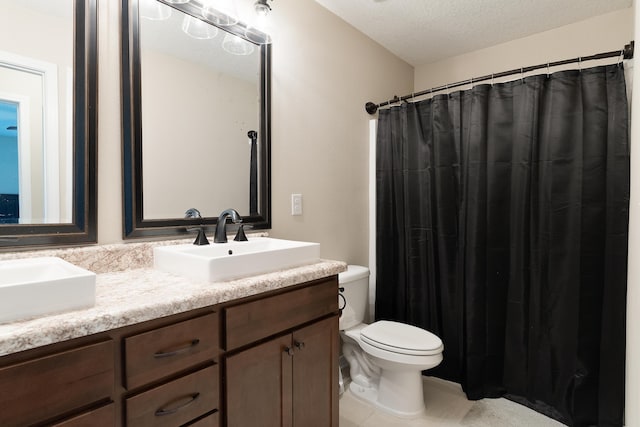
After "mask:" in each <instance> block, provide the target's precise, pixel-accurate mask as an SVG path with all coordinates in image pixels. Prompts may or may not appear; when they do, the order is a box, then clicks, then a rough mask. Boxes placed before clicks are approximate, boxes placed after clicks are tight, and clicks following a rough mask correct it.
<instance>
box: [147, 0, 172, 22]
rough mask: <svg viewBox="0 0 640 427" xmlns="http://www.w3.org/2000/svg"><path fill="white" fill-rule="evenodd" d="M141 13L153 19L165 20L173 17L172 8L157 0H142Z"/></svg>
mask: <svg viewBox="0 0 640 427" xmlns="http://www.w3.org/2000/svg"><path fill="white" fill-rule="evenodd" d="M140 15H141V16H142V17H143V18H145V19H149V20H151V21H164V20H166V19H169V18H170V17H171V8H170V7H169V6H167V5H166V4H162V3H160V2H159V1H156V0H142V1H141V2H140Z"/></svg>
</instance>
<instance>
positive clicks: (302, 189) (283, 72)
mask: <svg viewBox="0 0 640 427" xmlns="http://www.w3.org/2000/svg"><path fill="white" fill-rule="evenodd" d="M276 3H277V4H274V5H273V14H272V15H271V17H272V18H273V23H274V28H275V29H276V30H275V31H274V39H275V41H274V45H273V62H272V74H273V76H272V85H273V86H272V128H273V129H272V145H273V148H272V162H271V164H272V203H273V210H272V212H273V221H272V223H273V229H272V231H271V235H272V236H275V237H282V238H289V239H298V240H310V241H316V242H319V243H320V244H321V248H322V249H321V255H322V257H324V258H329V259H338V260H344V261H347V262H352V263H361V264H365V265H366V264H367V250H368V249H367V248H368V232H367V225H368V220H367V202H368V195H367V189H368V180H367V158H368V154H369V148H368V120H369V115H368V114H367V113H366V112H365V111H364V104H365V102H367V101H376V102H379V101H380V100H383V99H386V98H387V97H388V96H389V94H393V93H406V92H408V91H410V90H411V88H412V86H413V68H412V67H411V66H410V65H408V64H406V63H405V62H403V61H401V60H399V59H398V58H396V57H395V56H394V55H392V54H391V53H389V52H388V51H386V50H385V49H383V48H382V47H380V46H379V45H378V44H376V43H374V42H372V41H371V40H370V39H368V38H367V37H366V36H364V35H362V34H361V33H360V32H358V31H356V30H355V29H353V28H351V27H350V26H348V25H347V24H345V23H344V22H343V21H342V20H340V19H339V18H337V17H335V16H334V15H333V14H331V13H329V12H328V11H326V10H325V9H323V8H322V7H320V6H319V5H318V4H317V3H315V2H314V1H313V0H278V2H276ZM99 7H100V10H99V13H100V26H99V43H100V46H99V48H100V65H99V67H100V69H99V71H100V82H99V90H100V105H99V111H100V121H99V153H98V163H99V169H98V172H99V176H98V186H99V192H98V196H99V199H98V210H99V211H98V239H99V243H111V242H118V241H121V240H122V220H121V217H122V200H121V199H122V192H121V185H122V184H121V182H122V178H121V150H120V144H121V139H120V138H121V135H120V99H119V93H120V81H119V77H118V75H119V65H120V59H119V54H120V53H119V49H120V47H119V44H118V43H119V28H118V25H119V15H118V14H119V10H118V2H115V1H114V2H112V1H101V2H99ZM291 193H302V194H303V197H304V214H303V215H302V216H295V217H294V216H291V215H290V195H291Z"/></svg>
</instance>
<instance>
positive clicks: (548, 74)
mask: <svg viewBox="0 0 640 427" xmlns="http://www.w3.org/2000/svg"><path fill="white" fill-rule="evenodd" d="M549 76H550V73H549V61H547V78H549Z"/></svg>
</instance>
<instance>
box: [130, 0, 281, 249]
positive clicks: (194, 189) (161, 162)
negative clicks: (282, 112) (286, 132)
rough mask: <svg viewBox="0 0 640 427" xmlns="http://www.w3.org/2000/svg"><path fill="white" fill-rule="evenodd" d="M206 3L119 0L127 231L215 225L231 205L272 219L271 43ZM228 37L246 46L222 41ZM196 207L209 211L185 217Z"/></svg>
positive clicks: (166, 232) (179, 232)
mask: <svg viewBox="0 0 640 427" xmlns="http://www.w3.org/2000/svg"><path fill="white" fill-rule="evenodd" d="M202 8H203V5H202V3H201V2H198V1H195V0H192V1H190V2H188V3H183V4H173V3H171V2H169V1H164V0H160V1H158V0H122V19H121V25H122V28H121V31H122V97H123V101H122V109H123V111H122V113H123V117H122V122H123V196H124V200H123V215H124V218H123V236H124V238H125V239H130V238H140V237H154V236H186V234H187V230H186V228H187V227H190V226H193V225H204V226H205V227H207V228H209V231H211V227H212V226H214V225H215V224H216V223H217V218H218V215H219V214H220V213H221V212H222V211H223V210H225V209H228V208H234V209H236V210H237V211H238V212H239V213H240V214H241V216H242V219H243V224H245V225H247V224H248V225H250V227H251V228H254V229H266V228H270V227H271V183H270V167H271V166H270V164H271V159H270V156H271V152H270V144H271V135H270V134H271V129H270V79H271V75H270V73H271V45H270V44H261V43H260V42H251V41H249V40H248V39H247V37H245V35H244V34H245V32H246V31H247V30H248V28H249V27H248V26H246V25H245V24H243V23H242V22H240V23H237V24H235V25H232V26H219V27H218V26H215V25H213V23H212V21H211V20H210V19H208V18H207V17H205V16H204V15H205V14H203V12H202V10H203V9H202ZM156 9H162V11H161V13H160V14H161V15H162V16H161V17H158V16H151V15H152V14H154V13H156V12H157V10H156ZM189 25H194V26H195V27H197V28H198V29H199V30H203V31H205V32H206V34H205V35H202V34H201V33H199V34H191V33H190V32H189V29H188V28H187V27H188V26H189ZM203 26H204V28H203ZM252 35H255V34H252ZM231 39H233V40H235V41H236V42H238V43H240V44H241V45H242V46H241V47H243V48H244V50H242V51H241V52H240V53H242V55H238V51H235V53H236V54H235V55H234V54H231V53H229V51H228V49H227V50H225V49H226V48H225V49H223V48H222V47H223V44H225V43H227V41H230V40H231ZM254 40H255V37H254ZM230 88H233V89H230ZM250 135H253V136H254V138H253V140H252V139H251V138H250ZM256 136H257V137H256ZM190 208H196V209H198V210H199V211H200V213H201V215H202V218H198V219H187V218H185V212H186V211H187V210H188V209H190Z"/></svg>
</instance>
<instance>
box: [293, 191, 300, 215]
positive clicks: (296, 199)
mask: <svg viewBox="0 0 640 427" xmlns="http://www.w3.org/2000/svg"><path fill="white" fill-rule="evenodd" d="M291 215H302V194H292V195H291Z"/></svg>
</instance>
